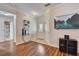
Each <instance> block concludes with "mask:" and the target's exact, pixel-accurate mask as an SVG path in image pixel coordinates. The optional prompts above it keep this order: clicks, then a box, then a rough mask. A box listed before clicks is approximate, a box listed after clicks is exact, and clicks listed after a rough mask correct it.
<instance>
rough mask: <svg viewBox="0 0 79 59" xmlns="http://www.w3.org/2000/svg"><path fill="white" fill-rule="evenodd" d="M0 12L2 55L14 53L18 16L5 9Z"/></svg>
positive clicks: (0, 48) (0, 51)
mask: <svg viewBox="0 0 79 59" xmlns="http://www.w3.org/2000/svg"><path fill="white" fill-rule="evenodd" d="M0 12H1V13H0V55H14V50H15V42H16V26H15V25H16V18H15V17H16V16H15V15H14V14H11V13H8V12H5V11H0Z"/></svg>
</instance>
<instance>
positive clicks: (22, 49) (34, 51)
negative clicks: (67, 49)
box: [16, 41, 68, 56]
mask: <svg viewBox="0 0 79 59" xmlns="http://www.w3.org/2000/svg"><path fill="white" fill-rule="evenodd" d="M16 55H18V56H67V55H68V54H66V53H63V52H60V51H59V49H58V48H56V47H51V46H48V45H45V44H41V43H37V42H33V41H30V42H28V43H25V44H20V45H17V46H16Z"/></svg>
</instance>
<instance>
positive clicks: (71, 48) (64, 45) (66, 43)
mask: <svg viewBox="0 0 79 59" xmlns="http://www.w3.org/2000/svg"><path fill="white" fill-rule="evenodd" d="M59 50H60V51H61V52H65V53H68V54H71V55H75V56H76V55H77V41H76V40H74V39H64V38H60V39H59Z"/></svg>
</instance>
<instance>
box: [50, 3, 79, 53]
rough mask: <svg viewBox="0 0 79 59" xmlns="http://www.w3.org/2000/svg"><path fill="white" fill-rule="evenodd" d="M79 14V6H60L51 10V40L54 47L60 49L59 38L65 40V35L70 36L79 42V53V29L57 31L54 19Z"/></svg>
mask: <svg viewBox="0 0 79 59" xmlns="http://www.w3.org/2000/svg"><path fill="white" fill-rule="evenodd" d="M76 12H79V4H59V5H57V6H54V7H51V8H50V16H51V18H50V19H49V20H50V26H51V27H50V34H51V37H50V39H49V41H50V44H51V45H52V46H56V47H59V38H64V35H65V34H67V35H70V38H71V39H76V40H77V41H78V52H79V29H55V28H54V17H55V16H60V15H66V14H71V13H76Z"/></svg>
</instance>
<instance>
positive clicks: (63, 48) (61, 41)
mask: <svg viewBox="0 0 79 59" xmlns="http://www.w3.org/2000/svg"><path fill="white" fill-rule="evenodd" d="M59 50H60V51H62V52H67V40H64V39H61V38H60V39H59Z"/></svg>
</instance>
